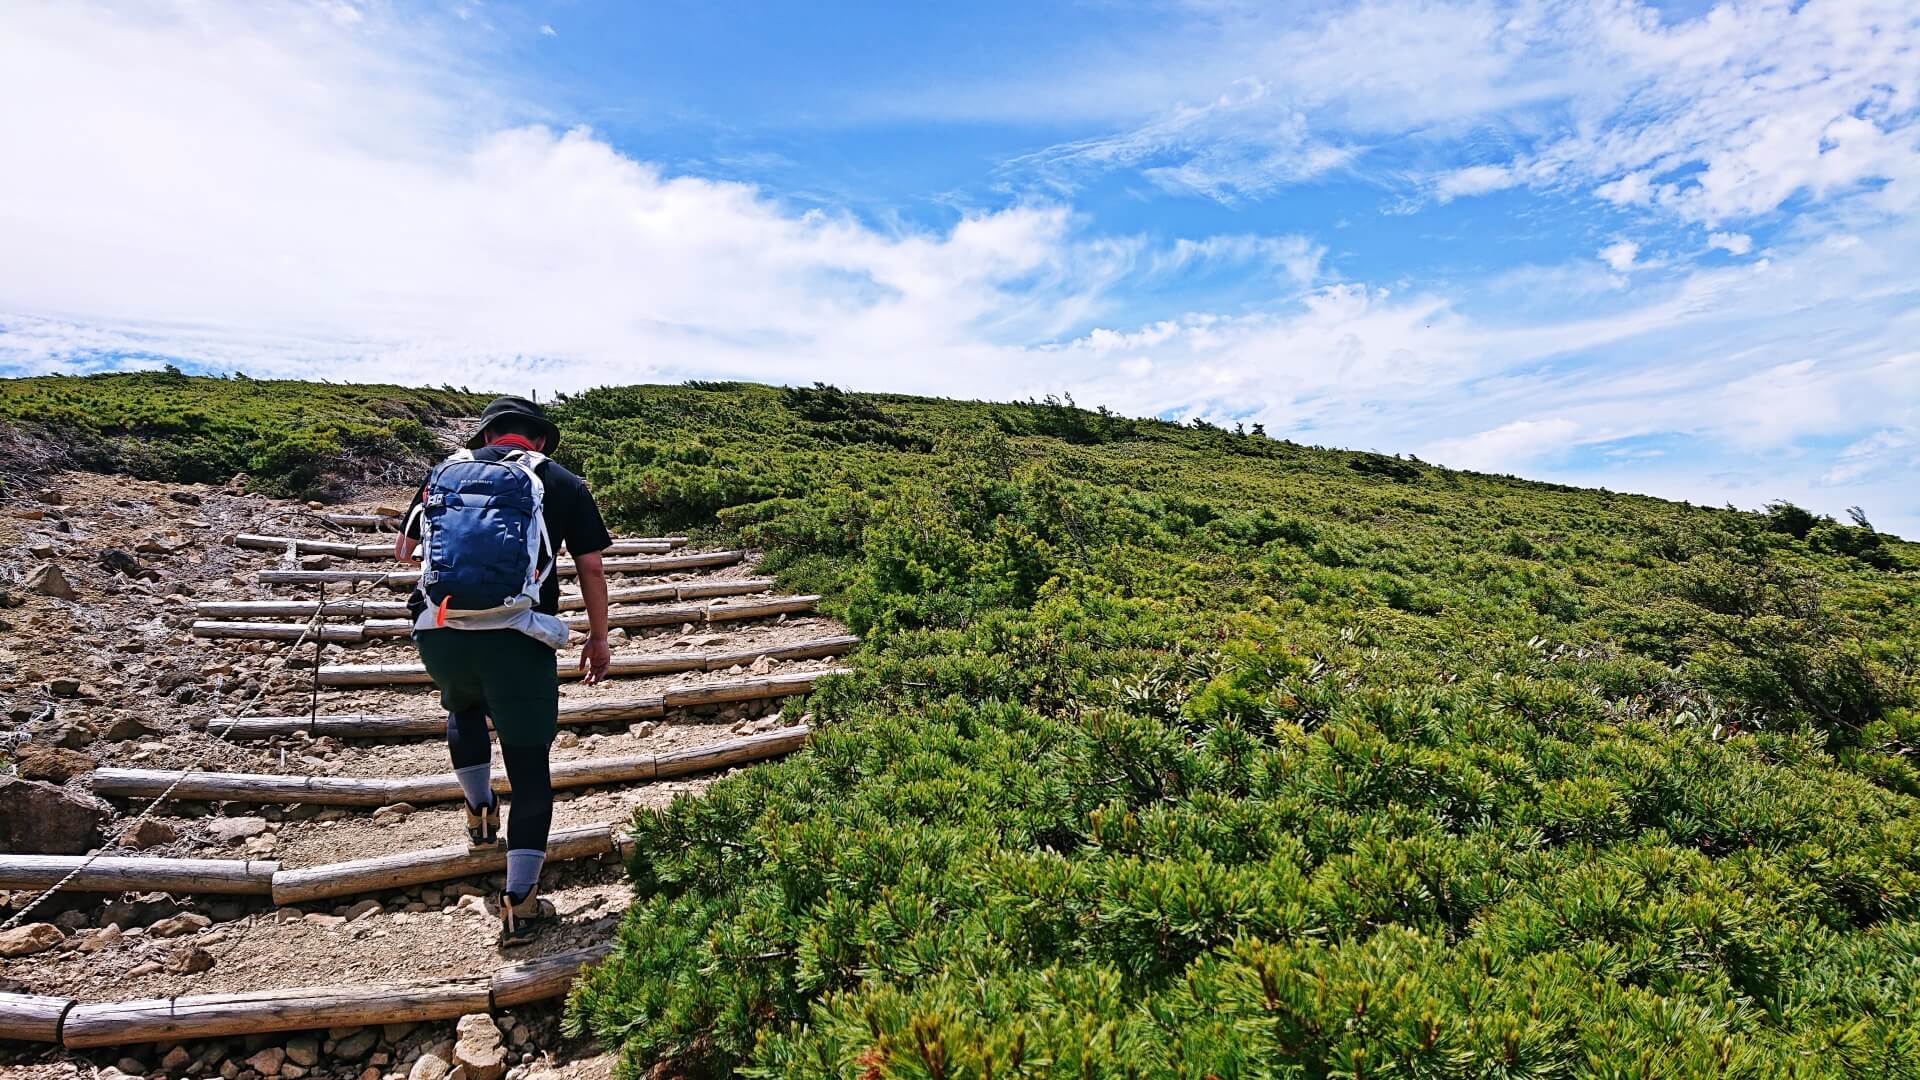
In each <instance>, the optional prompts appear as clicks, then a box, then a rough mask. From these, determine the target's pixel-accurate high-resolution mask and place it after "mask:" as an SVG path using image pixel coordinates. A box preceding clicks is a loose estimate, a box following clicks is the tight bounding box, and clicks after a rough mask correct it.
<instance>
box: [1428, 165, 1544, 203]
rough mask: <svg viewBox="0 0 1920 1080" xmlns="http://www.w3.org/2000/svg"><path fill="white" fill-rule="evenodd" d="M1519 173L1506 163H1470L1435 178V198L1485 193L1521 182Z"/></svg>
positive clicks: (1449, 200) (1445, 198)
mask: <svg viewBox="0 0 1920 1080" xmlns="http://www.w3.org/2000/svg"><path fill="white" fill-rule="evenodd" d="M1521 182H1522V181H1521V179H1520V176H1519V174H1518V173H1516V172H1515V171H1514V170H1513V169H1510V168H1508V167H1507V166H1505V165H1469V166H1467V167H1466V168H1464V169H1454V170H1453V171H1451V172H1446V173H1442V174H1440V175H1439V176H1437V177H1435V178H1434V181H1433V194H1434V198H1436V199H1438V200H1439V201H1441V202H1443V203H1444V202H1452V201H1453V200H1455V199H1458V198H1462V197H1464V196H1469V195H1485V194H1487V193H1488V192H1490V191H1500V190H1503V189H1505V188H1510V187H1513V186H1514V185H1516V184H1519V183H1521Z"/></svg>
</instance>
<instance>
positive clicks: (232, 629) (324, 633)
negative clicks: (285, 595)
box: [193, 619, 367, 644]
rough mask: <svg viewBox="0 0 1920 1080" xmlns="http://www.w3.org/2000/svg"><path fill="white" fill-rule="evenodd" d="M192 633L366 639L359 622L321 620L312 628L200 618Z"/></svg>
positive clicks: (260, 638) (347, 641) (253, 638)
mask: <svg viewBox="0 0 1920 1080" xmlns="http://www.w3.org/2000/svg"><path fill="white" fill-rule="evenodd" d="M193 636H194V637H197V638H246V639H248V640H251V641H299V640H300V639H301V638H302V637H305V638H306V640H308V641H315V640H318V641H327V642H337V643H340V644H351V643H356V642H361V641H365V640H366V639H367V632H366V628H365V627H364V626H362V625H361V624H359V623H346V624H341V623H321V624H320V625H318V626H313V627H309V626H308V625H307V624H306V623H265V622H219V621H216V620H212V619H197V620H195V621H194V624H193Z"/></svg>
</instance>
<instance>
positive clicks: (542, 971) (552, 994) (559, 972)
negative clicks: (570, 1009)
mask: <svg viewBox="0 0 1920 1080" xmlns="http://www.w3.org/2000/svg"><path fill="white" fill-rule="evenodd" d="M612 951H613V944H612V943H611V942H607V943H603V944H600V945H589V946H587V947H586V948H584V949H574V950H572V951H571V952H563V953H554V954H553V955H552V956H542V957H539V958H538V959H534V960H523V961H521V962H520V963H517V964H508V965H507V966H506V967H503V968H501V969H499V970H498V971H495V972H494V973H493V1007H494V1008H496V1009H508V1008H512V1007H513V1006H515V1005H525V1004H526V1003H527V1002H529V1001H545V1000H546V999H548V998H556V997H559V996H560V995H562V994H564V993H566V992H567V990H568V989H569V988H571V987H572V986H573V980H574V977H575V976H577V975H579V974H580V970H581V969H582V968H584V967H586V966H587V965H588V964H597V963H599V962H600V961H602V960H604V959H606V958H607V954H608V953H611V952H612Z"/></svg>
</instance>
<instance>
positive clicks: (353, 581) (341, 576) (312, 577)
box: [254, 569, 420, 589]
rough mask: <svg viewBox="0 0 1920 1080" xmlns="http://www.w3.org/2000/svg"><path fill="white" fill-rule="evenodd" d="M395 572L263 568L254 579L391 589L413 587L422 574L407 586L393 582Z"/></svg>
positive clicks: (268, 583)
mask: <svg viewBox="0 0 1920 1080" xmlns="http://www.w3.org/2000/svg"><path fill="white" fill-rule="evenodd" d="M393 577H394V574H393V572H392V571H389V570H373V569H367V570H261V571H258V572H257V573H255V574H254V579H255V580H256V581H258V582H260V584H262V585H357V584H359V583H361V582H372V583H374V584H376V585H385V586H387V587H388V588H391V589H398V588H403V587H405V588H411V587H412V586H413V584H414V582H416V581H418V580H420V575H418V574H414V575H412V580H411V581H408V582H407V583H406V585H405V586H402V585H397V584H395V583H394V582H393V580H392V578H393Z"/></svg>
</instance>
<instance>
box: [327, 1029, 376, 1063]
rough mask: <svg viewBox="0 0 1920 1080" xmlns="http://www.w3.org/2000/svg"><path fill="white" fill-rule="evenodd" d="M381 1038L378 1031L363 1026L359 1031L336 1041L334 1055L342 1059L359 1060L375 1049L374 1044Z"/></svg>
mask: <svg viewBox="0 0 1920 1080" xmlns="http://www.w3.org/2000/svg"><path fill="white" fill-rule="evenodd" d="M379 1040H380V1035H379V1033H378V1032H376V1031H374V1030H373V1029H372V1028H361V1029H360V1030H359V1031H356V1032H354V1033H353V1034H351V1035H349V1036H347V1037H346V1038H344V1039H341V1040H339V1041H338V1042H336V1043H334V1044H333V1056H334V1057H337V1058H339V1059H341V1060H342V1061H359V1060H360V1059H361V1058H363V1057H366V1056H367V1051H369V1050H371V1049H373V1044H374V1043H376V1042H378V1041H379Z"/></svg>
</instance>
